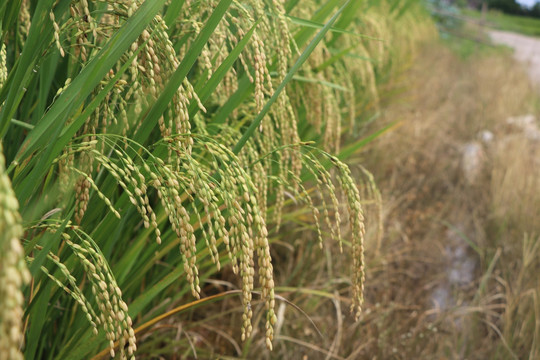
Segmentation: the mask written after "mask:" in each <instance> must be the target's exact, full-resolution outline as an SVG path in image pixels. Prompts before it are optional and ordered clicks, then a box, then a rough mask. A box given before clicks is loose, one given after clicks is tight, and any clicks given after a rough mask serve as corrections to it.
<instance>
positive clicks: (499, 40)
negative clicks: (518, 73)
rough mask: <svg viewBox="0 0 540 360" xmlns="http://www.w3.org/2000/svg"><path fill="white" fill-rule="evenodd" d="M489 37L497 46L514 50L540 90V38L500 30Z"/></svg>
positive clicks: (490, 32) (491, 32)
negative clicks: (504, 46)
mask: <svg viewBox="0 0 540 360" xmlns="http://www.w3.org/2000/svg"><path fill="white" fill-rule="evenodd" d="M489 36H490V37H491V40H492V41H493V42H494V43H495V44H501V45H506V46H509V47H511V48H513V49H514V57H515V58H516V59H517V60H518V61H520V62H522V63H524V64H525V65H526V66H527V71H528V73H529V76H530V78H531V80H532V81H533V83H534V84H535V85H536V86H537V88H538V89H539V90H540V38H535V37H530V36H525V35H520V34H516V33H512V32H507V31H499V30H490V31H489Z"/></svg>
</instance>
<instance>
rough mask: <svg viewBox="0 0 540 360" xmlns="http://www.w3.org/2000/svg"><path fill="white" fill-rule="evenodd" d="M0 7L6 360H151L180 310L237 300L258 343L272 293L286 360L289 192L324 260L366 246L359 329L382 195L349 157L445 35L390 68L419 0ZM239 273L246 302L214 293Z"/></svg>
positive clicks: (358, 285) (359, 263)
mask: <svg viewBox="0 0 540 360" xmlns="http://www.w3.org/2000/svg"><path fill="white" fill-rule="evenodd" d="M0 9H1V10H2V11H0V21H1V33H0V43H1V46H2V50H1V52H0V104H1V107H0V137H1V138H2V144H3V156H2V157H1V158H2V162H1V163H0V176H1V179H0V181H1V182H0V186H1V189H0V193H1V194H2V195H1V196H2V197H1V199H2V201H0V218H1V220H0V229H1V230H2V231H1V232H0V233H1V242H0V247H1V249H2V253H1V254H0V256H1V257H2V262H1V263H0V267H1V269H2V272H1V274H2V277H0V295H2V296H1V298H2V302H4V301H6V306H4V305H2V316H1V317H0V331H1V333H0V334H1V339H2V340H1V343H0V344H1V347H0V353H2V354H8V358H13V359H17V358H22V357H24V358H28V359H37V358H47V359H49V358H50V359H66V358H69V359H84V358H89V357H91V356H97V355H99V356H102V355H103V354H105V356H106V355H107V354H108V355H109V356H110V357H113V358H114V357H119V358H121V359H124V358H130V359H131V358H135V356H136V354H137V347H138V346H139V345H140V342H139V341H138V340H137V337H138V334H140V333H142V332H143V331H144V329H146V328H148V327H149V326H150V324H153V323H155V321H157V320H156V319H160V318H161V317H160V316H162V315H163V314H166V313H168V311H170V310H171V304H175V303H178V302H179V301H182V302H184V303H185V302H189V303H188V304H187V307H186V308H190V307H195V306H196V305H198V304H201V303H204V302H205V301H211V300H214V299H216V296H217V298H223V297H227V296H235V295H236V294H240V297H241V304H242V321H241V326H239V329H238V333H239V334H240V338H241V340H242V341H244V342H247V341H249V339H250V337H251V335H252V333H253V332H254V327H259V323H258V320H257V323H254V320H255V319H254V311H256V309H255V307H256V306H258V304H259V301H258V298H259V297H260V299H261V302H262V304H264V305H262V307H263V308H264V314H265V315H264V320H263V321H262V323H263V325H260V327H261V329H260V330H258V332H259V333H263V334H264V335H263V337H264V338H265V344H266V347H267V348H268V349H270V350H271V349H272V347H273V338H274V326H275V324H276V321H277V317H276V310H275V306H276V290H275V286H276V284H275V282H274V275H273V274H274V270H273V261H272V255H271V247H270V243H271V238H272V237H275V236H277V234H279V229H280V226H281V225H282V223H283V218H284V216H283V215H284V212H286V211H288V210H291V209H292V206H291V204H290V203H291V201H290V200H289V199H287V198H286V197H287V196H290V197H292V198H293V199H294V202H295V203H297V205H296V206H297V207H301V206H303V207H305V208H306V209H307V210H308V211H309V213H310V214H311V216H312V220H311V221H312V222H313V224H314V228H315V231H314V232H313V235H314V239H315V241H318V242H319V244H320V245H321V246H323V245H324V244H325V243H328V242H329V241H335V242H337V243H339V244H340V248H342V247H344V246H347V247H350V253H351V266H350V267H351V269H352V270H351V287H352V302H351V303H352V305H351V311H352V312H353V313H354V314H355V315H356V317H358V316H360V313H361V309H362V302H363V288H364V281H365V279H364V236H365V223H364V213H363V199H362V198H361V197H360V194H361V193H363V192H364V191H365V189H364V188H365V187H366V186H367V188H369V191H372V192H373V191H375V190H373V189H374V185H373V182H372V181H369V176H368V177H366V180H362V179H359V180H360V181H357V180H355V179H354V178H353V176H352V175H351V171H350V169H349V167H348V166H347V165H346V164H345V163H344V162H343V161H342V160H340V159H343V158H344V157H345V155H346V154H347V153H349V154H350V153H351V152H353V151H354V150H355V149H357V148H359V145H355V144H353V147H352V148H350V147H349V148H346V149H345V150H346V151H345V150H344V151H341V152H340V146H341V142H342V138H343V133H344V131H345V129H346V128H352V127H359V125H358V124H356V123H357V122H358V119H359V118H360V114H361V111H358V110H357V108H356V106H357V105H358V104H359V103H360V104H363V106H366V104H372V106H374V107H376V106H377V105H376V104H377V103H378V90H377V77H378V76H383V75H384V74H386V73H390V72H391V71H392V66H395V65H392V64H393V62H394V61H399V57H401V58H403V59H405V58H406V54H407V53H408V51H410V50H411V48H412V47H414V46H415V45H416V44H417V42H418V41H419V40H421V39H422V38H424V37H425V36H427V35H426V34H429V33H430V31H431V25H430V23H429V21H427V18H425V19H426V20H425V21H424V22H419V23H416V24H414V25H415V26H413V27H411V29H412V31H413V33H411V34H410V35H408V36H405V37H402V39H407V42H406V43H404V44H402V45H401V46H400V47H397V46H396V48H395V49H394V50H395V52H396V57H395V58H394V59H392V56H391V51H390V50H391V49H392V48H391V44H394V42H391V41H390V38H391V36H397V33H398V31H397V28H398V27H399V26H402V25H404V24H411V23H412V21H413V19H414V17H415V16H420V17H422V16H424V15H423V12H422V10H421V9H420V8H419V6H418V4H417V3H416V2H414V3H412V2H410V1H398V2H388V3H386V2H385V1H381V2H380V3H379V4H377V5H376V6H374V5H373V4H367V3H363V2H356V1H337V0H334V1H329V2H319V1H307V2H301V3H300V2H297V1H281V0H272V1H271V0H268V1H263V2H261V1H255V0H250V1H245V2H239V1H232V0H221V1H191V0H188V1H166V0H156V1H146V2H142V1H138V0H123V1H113V0H96V1H90V2H89V1H87V0H79V1H62V2H56V1H53V0H44V1H39V2H36V1H29V0H20V1H12V2H3V3H2V4H1V5H0ZM409 11H411V14H413V15H411V16H407V15H406V12H409ZM361 14H362V15H361ZM418 14H421V15H418ZM357 15H358V16H359V17H358V18H357V17H356V16H357ZM423 19H424V18H423ZM394 50H393V51H394ZM400 51H401V52H400ZM4 158H5V165H4V161H3V160H4ZM358 183H361V184H363V185H362V186H361V187H360V189H359V187H358ZM314 189H316V191H315V190H314ZM301 204H303V205H301ZM343 225H348V230H344V228H343ZM223 267H227V268H230V269H231V270H232V272H233V273H234V274H236V275H237V276H238V277H239V279H240V280H241V286H240V290H239V291H238V292H236V291H233V292H225V293H221V294H217V295H214V296H209V293H211V292H212V289H211V287H209V286H208V285H207V284H208V282H207V281H208V279H209V278H210V277H211V276H213V275H214V274H215V273H216V271H219V270H220V269H222V268H223ZM205 284H206V285H205ZM19 289H20V290H19ZM21 291H22V292H21ZM188 293H189V294H191V296H192V298H191V300H189V297H187V296H186V294H188ZM6 294H7V295H6ZM254 294H255V295H256V296H257V299H256V300H257V301H255V299H254V298H253V296H254ZM4 295H5V296H4ZM195 299H200V300H195ZM23 312H24V314H23ZM257 329H258V328H257ZM23 339H25V340H23Z"/></svg>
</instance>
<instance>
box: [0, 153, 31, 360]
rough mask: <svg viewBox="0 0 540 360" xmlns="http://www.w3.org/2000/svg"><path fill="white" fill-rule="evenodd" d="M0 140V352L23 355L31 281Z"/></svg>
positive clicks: (17, 355) (19, 357)
mask: <svg viewBox="0 0 540 360" xmlns="http://www.w3.org/2000/svg"><path fill="white" fill-rule="evenodd" d="M4 161H5V160H4V156H3V152H2V145H1V143H0V301H1V303H2V306H0V354H1V355H2V357H3V358H4V357H5V358H7V359H13V360H18V359H21V360H22V359H23V355H22V353H21V352H20V348H21V346H22V343H23V332H22V323H23V314H24V311H23V307H24V296H23V293H22V291H21V286H22V285H23V284H26V283H28V282H29V281H30V273H29V271H28V269H27V268H26V264H25V261H24V250H23V248H22V246H21V243H20V241H19V238H20V236H21V235H22V232H23V230H22V226H21V219H20V216H19V212H18V208H19V204H18V202H17V198H16V197H15V194H14V193H13V190H12V188H11V182H10V181H9V178H8V176H7V174H6V173H5V172H4V171H5V164H4Z"/></svg>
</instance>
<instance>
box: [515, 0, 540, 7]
mask: <svg viewBox="0 0 540 360" xmlns="http://www.w3.org/2000/svg"><path fill="white" fill-rule="evenodd" d="M538 1H540V0H517V2H518V3H520V4H521V5H525V6H528V7H531V6H533V5H534V4H535V3H536V2H538Z"/></svg>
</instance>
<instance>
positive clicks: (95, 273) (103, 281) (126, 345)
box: [34, 221, 137, 359]
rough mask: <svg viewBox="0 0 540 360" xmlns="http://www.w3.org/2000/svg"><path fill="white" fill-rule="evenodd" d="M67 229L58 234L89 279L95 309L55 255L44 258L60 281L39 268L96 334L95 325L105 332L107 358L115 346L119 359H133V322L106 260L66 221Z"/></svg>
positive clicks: (53, 226) (54, 225)
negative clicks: (78, 307) (77, 308)
mask: <svg viewBox="0 0 540 360" xmlns="http://www.w3.org/2000/svg"><path fill="white" fill-rule="evenodd" d="M34 228H40V229H45V230H47V231H50V232H56V231H58V229H59V228H60V224H59V223H56V222H51V221H49V222H47V223H43V224H39V225H37V226H36V227H34ZM68 228H70V231H69V232H64V233H62V239H63V241H64V242H65V243H66V244H67V245H68V246H69V248H70V249H71V251H72V252H73V253H74V254H75V256H76V257H77V259H78V261H79V262H80V264H81V265H82V267H83V268H84V271H85V274H86V275H87V278H88V280H89V282H90V289H91V291H92V295H93V296H94V298H95V300H96V306H97V309H94V306H93V305H92V304H91V302H90V301H89V300H88V299H87V297H86V296H85V295H84V293H83V291H82V290H81V288H80V286H79V285H78V284H77V280H76V278H75V277H74V276H73V275H72V273H71V271H70V270H69V269H68V268H67V267H66V265H65V264H64V263H63V262H62V261H61V259H60V258H59V257H58V256H56V255H54V254H51V253H49V254H47V258H48V259H49V260H51V262H52V263H54V264H55V265H56V267H57V268H58V271H59V274H61V275H62V277H63V278H64V280H62V279H60V277H59V274H57V273H55V272H52V271H51V270H49V269H48V268H47V267H45V266H42V267H41V269H42V271H43V272H44V273H45V274H46V275H47V276H48V277H49V278H50V279H51V280H52V281H53V282H54V283H55V284H57V285H58V286H59V287H60V288H61V289H63V290H64V291H65V292H66V293H68V294H69V295H70V296H71V297H72V298H73V299H74V300H75V301H76V302H77V303H78V304H79V305H80V307H81V310H82V311H83V312H84V313H85V315H86V318H87V320H88V321H89V323H90V324H91V326H92V328H93V330H94V333H95V334H96V335H97V333H98V329H99V328H102V329H103V330H104V331H105V334H106V337H107V340H108V341H109V347H110V355H111V357H113V358H114V357H115V355H116V353H115V350H114V349H115V348H118V349H119V355H120V359H128V358H130V359H134V358H135V357H134V353H135V351H136V350H137V345H136V339H135V332H134V330H133V322H132V320H131V318H130V316H129V315H128V306H127V304H126V303H125V302H124V300H122V291H121V290H120V288H119V287H118V285H117V283H116V279H115V278H114V275H113V273H112V271H111V269H110V268H109V266H108V264H107V261H106V260H105V258H104V257H103V255H102V254H101V252H100V251H99V248H98V247H97V246H96V244H95V243H94V242H93V241H92V239H91V238H90V237H89V236H88V235H87V234H85V233H84V232H83V231H82V230H81V229H80V228H78V227H76V226H72V225H70V224H68ZM66 281H67V284H66ZM116 343H118V346H116V345H117V344H116Z"/></svg>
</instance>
